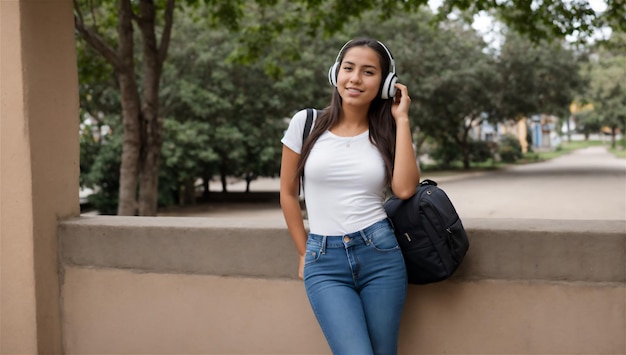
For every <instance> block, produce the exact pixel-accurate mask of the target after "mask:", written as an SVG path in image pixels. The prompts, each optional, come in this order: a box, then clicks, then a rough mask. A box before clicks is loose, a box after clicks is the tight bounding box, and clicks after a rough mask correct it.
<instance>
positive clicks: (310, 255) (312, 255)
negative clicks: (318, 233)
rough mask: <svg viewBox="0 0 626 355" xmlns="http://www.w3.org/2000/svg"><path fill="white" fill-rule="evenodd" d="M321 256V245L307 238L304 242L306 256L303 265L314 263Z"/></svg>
mask: <svg viewBox="0 0 626 355" xmlns="http://www.w3.org/2000/svg"><path fill="white" fill-rule="evenodd" d="M320 254H322V243H321V242H319V241H317V240H315V239H312V238H309V239H308V240H307V241H306V254H305V255H304V265H305V266H306V265H308V264H311V263H314V262H316V261H317V260H318V259H319V258H320Z"/></svg>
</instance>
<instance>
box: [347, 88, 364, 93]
mask: <svg viewBox="0 0 626 355" xmlns="http://www.w3.org/2000/svg"><path fill="white" fill-rule="evenodd" d="M346 90H347V91H349V92H363V90H359V89H356V88H346Z"/></svg>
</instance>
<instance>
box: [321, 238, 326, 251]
mask: <svg viewBox="0 0 626 355" xmlns="http://www.w3.org/2000/svg"><path fill="white" fill-rule="evenodd" d="M320 253H322V254H326V236H323V237H322V250H320Z"/></svg>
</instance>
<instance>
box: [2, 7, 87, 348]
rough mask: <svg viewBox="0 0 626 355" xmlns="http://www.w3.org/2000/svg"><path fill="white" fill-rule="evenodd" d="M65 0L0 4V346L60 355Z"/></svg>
mask: <svg viewBox="0 0 626 355" xmlns="http://www.w3.org/2000/svg"><path fill="white" fill-rule="evenodd" d="M72 12H73V10H72V1H71V0H47V1H34V0H21V1H18V0H3V1H0V53H1V59H0V63H1V65H0V120H1V123H0V157H1V159H0V162H1V167H0V193H1V196H2V197H1V201H2V202H1V206H0V230H1V235H0V246H1V248H0V352H1V353H3V354H34V353H48V354H51V353H61V352H62V347H61V345H62V342H61V339H62V336H61V320H60V308H59V283H58V274H57V245H56V243H57V238H56V229H57V219H58V218H67V217H71V216H77V215H78V214H79V205H78V174H79V172H78V171H79V165H78V159H79V158H78V157H79V148H78V145H79V144H78V134H77V133H78V76H77V70H76V54H75V44H74V31H73V17H72Z"/></svg>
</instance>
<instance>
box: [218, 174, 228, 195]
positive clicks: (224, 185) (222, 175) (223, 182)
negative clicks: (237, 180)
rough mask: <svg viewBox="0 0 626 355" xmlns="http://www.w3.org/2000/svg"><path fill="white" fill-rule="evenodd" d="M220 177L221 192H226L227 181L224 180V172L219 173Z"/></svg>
mask: <svg viewBox="0 0 626 355" xmlns="http://www.w3.org/2000/svg"><path fill="white" fill-rule="evenodd" d="M220 179H221V180H222V192H228V188H227V185H228V182H227V181H226V175H225V174H223V173H222V174H220Z"/></svg>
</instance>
